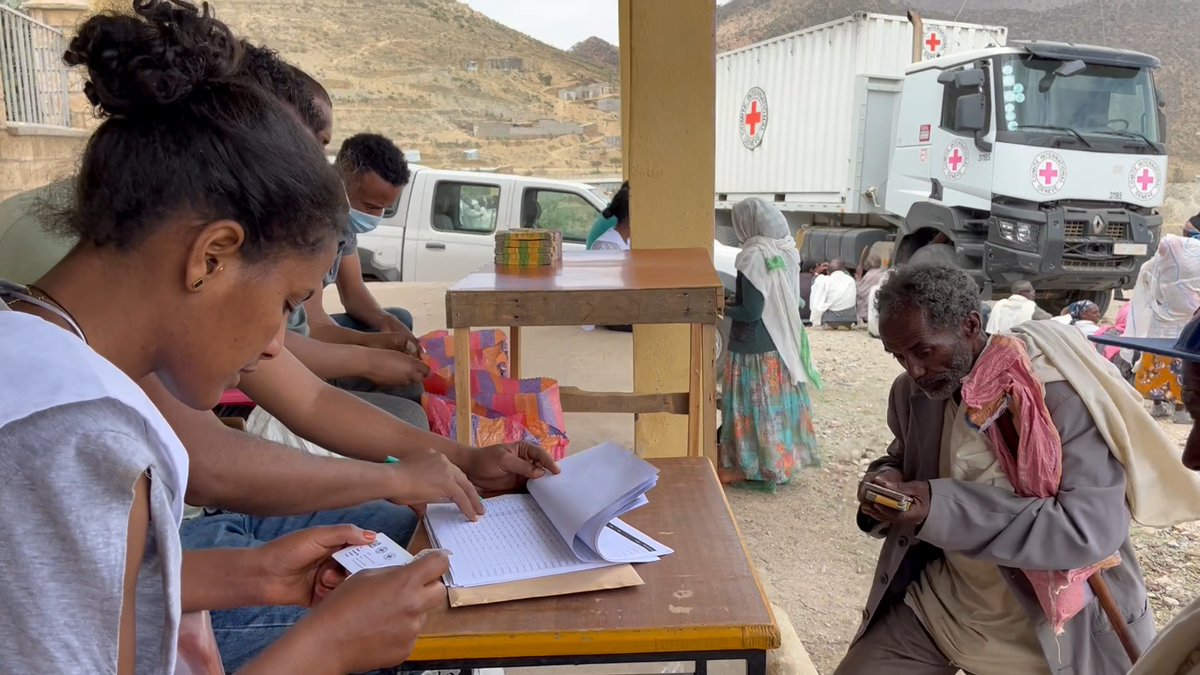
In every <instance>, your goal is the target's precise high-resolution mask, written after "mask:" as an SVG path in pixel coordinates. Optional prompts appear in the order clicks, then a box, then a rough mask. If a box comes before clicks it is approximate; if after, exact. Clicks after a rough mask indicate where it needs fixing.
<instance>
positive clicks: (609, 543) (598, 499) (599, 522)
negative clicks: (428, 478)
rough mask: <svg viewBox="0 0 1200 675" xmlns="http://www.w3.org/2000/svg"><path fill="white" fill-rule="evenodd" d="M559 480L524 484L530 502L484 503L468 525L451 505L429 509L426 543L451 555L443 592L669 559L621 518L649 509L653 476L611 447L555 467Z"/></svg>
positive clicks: (523, 498) (511, 498)
mask: <svg viewBox="0 0 1200 675" xmlns="http://www.w3.org/2000/svg"><path fill="white" fill-rule="evenodd" d="M560 466H561V467H562V473H560V474H559V475H556V476H555V475H547V476H545V477H543V478H539V479H538V480H535V481H531V482H530V483H529V494H528V495H505V496H503V497H494V498H492V499H487V500H485V501H484V504H485V505H486V506H487V515H485V516H484V517H483V518H481V519H479V520H478V521H477V522H474V523H472V522H470V521H468V520H467V519H466V518H465V517H464V516H463V515H462V513H461V512H460V511H459V510H458V507H457V506H455V505H453V504H433V505H430V507H429V510H428V512H427V513H426V523H427V526H428V529H429V537H430V539H431V540H432V541H433V543H434V545H435V546H438V547H440V548H444V549H448V550H450V551H451V552H452V553H453V555H452V556H451V557H450V573H449V574H448V575H447V578H446V584H447V585H448V586H453V587H459V588H468V587H473V586H485V585H488V584H497V583H504V582H508V581H520V580H524V579H536V578H541V577H548V576H553V575H556V574H566V573H568V572H578V571H581V570H588V569H595V568H598V567H605V566H608V565H618V564H624V563H642V562H654V561H656V560H658V559H659V558H660V557H662V556H664V555H667V554H670V553H674V551H672V550H671V549H670V548H667V547H666V546H663V545H662V544H660V543H659V542H657V541H655V540H653V539H651V538H650V537H648V536H646V535H645V534H644V533H642V532H640V531H638V530H637V529H635V528H633V527H631V526H630V525H628V524H627V523H625V522H624V521H622V520H621V519H620V518H618V516H620V515H622V514H625V513H628V512H630V511H632V510H633V509H636V508H638V507H639V506H643V505H645V504H647V503H648V500H647V499H646V492H648V491H649V490H650V489H651V488H653V487H654V485H655V484H656V483H657V482H658V469H655V468H654V467H653V466H652V465H650V464H649V463H647V462H645V461H643V460H642V459H640V458H638V457H636V456H635V455H633V454H632V453H630V452H628V451H626V450H624V449H622V448H621V447H619V446H616V445H612V444H605V445H600V446H597V447H595V448H592V449H590V450H585V451H584V452H581V453H579V454H578V455H575V456H572V457H568V458H567V459H565V460H563V461H562V462H560Z"/></svg>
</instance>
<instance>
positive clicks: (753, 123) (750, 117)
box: [746, 101, 762, 136]
mask: <svg viewBox="0 0 1200 675" xmlns="http://www.w3.org/2000/svg"><path fill="white" fill-rule="evenodd" d="M761 121H762V114H761V113H759V112H758V101H751V102H750V112H749V113H748V114H747V115H746V125H747V126H749V127H750V135H751V136H753V135H754V132H755V130H756V129H757V127H758V123H759V122H761Z"/></svg>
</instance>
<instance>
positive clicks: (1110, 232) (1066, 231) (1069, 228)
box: [1063, 220, 1129, 241]
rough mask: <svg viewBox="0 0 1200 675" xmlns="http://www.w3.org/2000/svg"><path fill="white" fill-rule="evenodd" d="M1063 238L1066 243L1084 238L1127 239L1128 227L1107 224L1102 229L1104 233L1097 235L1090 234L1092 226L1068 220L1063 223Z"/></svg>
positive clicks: (1123, 224)
mask: <svg viewBox="0 0 1200 675" xmlns="http://www.w3.org/2000/svg"><path fill="white" fill-rule="evenodd" d="M1063 237H1064V238H1066V239H1067V240H1068V241H1070V240H1072V239H1083V238H1086V237H1097V238H1104V239H1128V238H1129V225H1128V224H1127V223H1108V224H1107V225H1105V227H1104V231H1103V232H1101V233H1099V234H1093V233H1092V224H1091V223H1086V222H1083V221H1078V220H1074V221H1072V220H1068V221H1067V222H1065V223H1063Z"/></svg>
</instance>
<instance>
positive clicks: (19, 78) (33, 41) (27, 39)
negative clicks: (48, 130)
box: [0, 5, 71, 127]
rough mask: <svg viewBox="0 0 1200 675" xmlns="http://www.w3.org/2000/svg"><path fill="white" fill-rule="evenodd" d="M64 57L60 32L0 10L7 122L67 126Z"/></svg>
mask: <svg viewBox="0 0 1200 675" xmlns="http://www.w3.org/2000/svg"><path fill="white" fill-rule="evenodd" d="M64 51H66V39H65V38H64V37H63V34H62V31H60V30H58V29H57V28H53V27H51V26H47V25H46V24H44V23H42V22H41V21H37V20H35V19H33V18H32V17H29V16H27V15H25V14H22V13H21V12H18V11H16V10H14V9H11V8H9V7H6V6H4V5H0V84H2V85H3V87H4V105H5V110H6V119H7V120H8V121H9V122H13V123H20V124H40V125H44V126H54V127H69V126H71V105H70V97H69V94H70V84H69V80H68V77H67V66H66V64H65V63H63V60H62V57H63V52H64Z"/></svg>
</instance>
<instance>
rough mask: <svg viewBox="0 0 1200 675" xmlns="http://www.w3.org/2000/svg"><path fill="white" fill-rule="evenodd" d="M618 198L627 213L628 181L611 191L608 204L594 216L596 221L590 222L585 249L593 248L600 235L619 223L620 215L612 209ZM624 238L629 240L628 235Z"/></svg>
mask: <svg viewBox="0 0 1200 675" xmlns="http://www.w3.org/2000/svg"><path fill="white" fill-rule="evenodd" d="M618 200H619V201H620V202H622V203H624V204H625V206H624V207H623V209H624V211H625V212H626V213H627V212H628V210H629V181H625V182H624V183H621V187H620V188H618V189H617V191H616V192H614V193H613V196H612V199H610V200H609V202H608V206H607V207H606V208H605V209H604V210H603V211H602V212H601V213H600V215H599V216H597V217H596V222H594V223H592V229H591V230H589V231H588V236H587V243H586V248H587V250H589V251H590V250H592V249H593V248H595V247H596V241H598V240H599V239H600V237H601V236H603V235H604V234H606V233H608V232H610V231H611V230H613V229H614V228H616V227H617V225H619V224H620V222H621V219H620V216H619V215H618V214H617V213H616V212H615V211H614V210H613V205H614V204H617V203H618ZM626 217H628V216H626ZM624 240H625V241H629V237H628V236H626V237H625V238H624ZM612 243H616V242H612ZM627 248H628V247H627Z"/></svg>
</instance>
